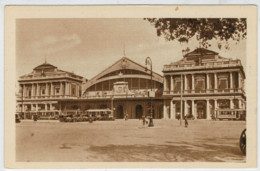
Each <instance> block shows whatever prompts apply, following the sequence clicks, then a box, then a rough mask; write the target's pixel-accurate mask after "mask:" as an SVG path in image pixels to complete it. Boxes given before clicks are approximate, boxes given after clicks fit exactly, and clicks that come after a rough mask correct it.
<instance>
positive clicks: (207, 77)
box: [206, 73, 209, 91]
mask: <svg viewBox="0 0 260 171" xmlns="http://www.w3.org/2000/svg"><path fill="white" fill-rule="evenodd" d="M206 81H207V86H206V90H207V91H209V73H207V74H206Z"/></svg>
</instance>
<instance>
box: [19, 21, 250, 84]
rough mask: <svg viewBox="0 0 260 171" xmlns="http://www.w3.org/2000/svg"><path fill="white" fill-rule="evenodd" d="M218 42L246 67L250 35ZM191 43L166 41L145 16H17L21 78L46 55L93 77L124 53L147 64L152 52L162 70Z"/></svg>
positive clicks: (55, 62)
mask: <svg viewBox="0 0 260 171" xmlns="http://www.w3.org/2000/svg"><path fill="white" fill-rule="evenodd" d="M216 42H217V41H215V40H214V41H212V44H213V46H212V47H211V48H209V50H213V51H216V52H218V53H219V54H220V55H221V56H223V57H228V58H233V59H240V60H241V61H242V64H243V65H244V69H245V68H246V67H245V65H246V61H245V59H246V40H242V41H240V42H239V43H237V44H235V43H234V42H230V50H226V49H225V48H222V49H221V50H219V49H218V48H217V44H216ZM187 46H188V47H189V48H190V49H191V50H194V49H195V48H197V47H198V42H197V41H196V40H191V41H190V42H189V44H188V45H187V44H180V43H179V42H177V41H166V40H165V39H164V38H163V37H158V36H157V34H156V29H155V28H154V27H153V26H152V25H151V24H150V23H149V22H148V21H146V20H143V19H141V18H140V19H138V18H137V19H131V18H129V19H120V18H118V19H95V18H93V19H91V18H86V19H17V21H16V69H17V70H16V73H17V78H16V79H18V77H19V76H22V75H25V74H29V73H31V72H32V70H33V68H35V67H36V66H38V65H40V64H42V63H44V61H45V58H46V61H47V63H50V64H52V65H54V66H57V67H58V68H59V69H62V70H65V71H69V72H74V73H75V74H78V75H80V76H83V77H85V78H87V79H91V78H93V77H94V76H95V75H97V74H99V73H100V72H102V71H103V70H104V69H105V68H107V67H109V66H110V65H112V64H114V63H115V62H116V61H117V60H119V59H120V58H122V57H123V56H124V54H125V56H126V57H128V58H129V59H131V60H134V61H136V62H137V63H139V64H142V65H145V58H146V57H148V56H149V57H150V58H151V59H152V62H153V70H154V71H155V72H157V73H159V74H162V70H163V65H166V64H170V63H171V62H175V61H178V60H180V59H181V58H182V57H183V54H182V49H185V48H186V47H187Z"/></svg>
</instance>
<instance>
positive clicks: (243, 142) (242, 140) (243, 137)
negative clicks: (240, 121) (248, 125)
mask: <svg viewBox="0 0 260 171" xmlns="http://www.w3.org/2000/svg"><path fill="white" fill-rule="evenodd" d="M239 147H240V150H241V151H242V153H243V154H244V155H246V129H244V130H243V131H242V133H241V135H240V140H239Z"/></svg>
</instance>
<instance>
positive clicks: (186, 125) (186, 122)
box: [184, 115, 188, 128]
mask: <svg viewBox="0 0 260 171" xmlns="http://www.w3.org/2000/svg"><path fill="white" fill-rule="evenodd" d="M184 120H185V127H186V128H187V127H188V118H187V115H185V116H184Z"/></svg>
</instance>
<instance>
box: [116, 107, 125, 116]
mask: <svg viewBox="0 0 260 171" xmlns="http://www.w3.org/2000/svg"><path fill="white" fill-rule="evenodd" d="M116 118H117V119H123V118H124V108H123V106H121V105H118V106H117V108H116Z"/></svg>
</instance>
